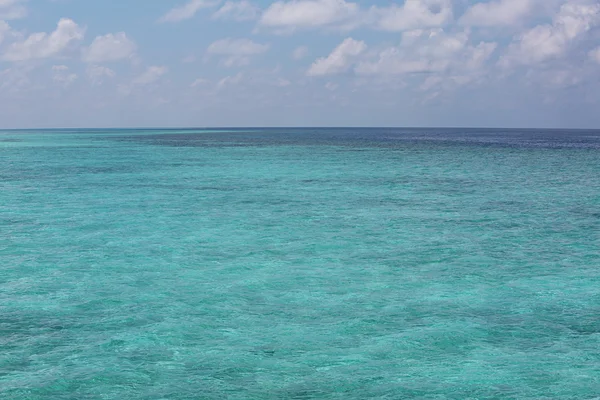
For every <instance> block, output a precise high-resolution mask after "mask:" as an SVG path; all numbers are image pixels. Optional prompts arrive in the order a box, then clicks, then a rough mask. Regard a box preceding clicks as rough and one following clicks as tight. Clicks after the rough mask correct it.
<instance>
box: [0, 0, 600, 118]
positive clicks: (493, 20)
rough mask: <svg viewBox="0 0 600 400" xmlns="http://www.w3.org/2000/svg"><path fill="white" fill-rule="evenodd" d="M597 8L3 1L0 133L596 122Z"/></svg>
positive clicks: (429, 0)
mask: <svg viewBox="0 0 600 400" xmlns="http://www.w3.org/2000/svg"><path fill="white" fill-rule="evenodd" d="M599 89H600V1H598V0H486V1H482V0H480V1H476V0H404V1H402V0H398V1H389V0H385V1H384V0H376V1H361V0H357V1H346V0H281V1H275V2H273V1H251V0H240V1H233V0H227V1H223V0H188V1H186V0H164V1H156V2H147V1H141V0H130V1H127V2H123V1H115V0H104V1H101V2H100V1H93V0H90V1H85V2H83V1H76V0H0V129H1V128H26V127H104V126H390V125H393V126H490V127H574V128H600V113H598V112H597V111H596V110H597V109H598V108H599V106H600V95H599V94H598V93H599Z"/></svg>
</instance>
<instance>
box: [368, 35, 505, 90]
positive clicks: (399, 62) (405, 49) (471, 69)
mask: <svg viewBox="0 0 600 400" xmlns="http://www.w3.org/2000/svg"><path fill="white" fill-rule="evenodd" d="M496 46H497V44H496V43H485V42H482V43H479V44H478V45H477V46H472V45H469V34H468V32H459V33H454V34H447V33H446V32H444V31H443V30H442V29H434V30H431V31H410V32H406V33H404V34H403V39H402V42H401V43H400V45H399V46H397V47H389V48H387V49H385V50H383V51H381V52H380V53H379V55H378V58H377V59H376V60H375V61H363V62H361V63H359V64H358V65H357V67H356V72H357V73H359V74H363V75H403V74H416V73H428V74H434V75H432V76H439V74H451V75H456V74H460V75H461V76H466V77H469V76H471V77H474V76H476V75H477V74H478V72H479V70H481V69H482V68H483V67H484V65H485V63H486V61H488V60H489V58H490V56H491V55H492V53H493V52H494V51H495V49H496ZM465 74H466V75H465ZM470 79H471V78H468V80H470ZM463 80H464V79H463ZM432 82H433V81H432V80H430V81H429V83H425V85H426V86H432Z"/></svg>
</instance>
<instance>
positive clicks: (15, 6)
mask: <svg viewBox="0 0 600 400" xmlns="http://www.w3.org/2000/svg"><path fill="white" fill-rule="evenodd" d="M23 3H24V0H0V20H11V19H19V18H23V17H25V16H27V8H26V7H25V6H24V5H23Z"/></svg>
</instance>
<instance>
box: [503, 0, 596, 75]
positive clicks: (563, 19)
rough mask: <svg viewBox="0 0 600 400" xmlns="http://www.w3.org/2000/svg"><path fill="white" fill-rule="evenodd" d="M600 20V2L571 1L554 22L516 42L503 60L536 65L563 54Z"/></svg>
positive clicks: (562, 7)
mask: <svg viewBox="0 0 600 400" xmlns="http://www.w3.org/2000/svg"><path fill="white" fill-rule="evenodd" d="M599 23H600V3H598V2H596V1H571V2H568V3H565V4H563V5H562V6H561V8H560V11H559V12H558V14H557V15H556V16H555V17H554V19H553V21H552V24H544V25H538V26H536V27H534V28H532V29H530V30H528V31H526V32H525V33H523V34H522V35H519V36H518V37H517V38H516V39H515V41H514V43H512V44H511V45H510V46H509V48H508V50H507V53H506V54H505V55H504V56H503V57H502V59H501V61H500V64H501V65H502V66H504V67H511V66H515V65H532V64H537V63H541V62H545V61H547V60H549V59H552V58H557V57H560V56H563V55H564V54H565V53H566V52H567V50H568V48H569V45H570V44H571V43H572V42H574V41H575V40H577V39H580V38H581V37H583V36H584V35H585V34H586V33H587V32H589V31H590V29H592V27H594V26H596V25H598V24H599Z"/></svg>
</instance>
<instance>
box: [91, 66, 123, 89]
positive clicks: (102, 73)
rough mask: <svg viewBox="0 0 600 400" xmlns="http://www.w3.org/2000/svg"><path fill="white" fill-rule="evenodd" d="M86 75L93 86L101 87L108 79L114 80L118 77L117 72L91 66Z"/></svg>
mask: <svg viewBox="0 0 600 400" xmlns="http://www.w3.org/2000/svg"><path fill="white" fill-rule="evenodd" d="M86 74H87V76H88V78H89V80H90V81H91V82H92V84H93V85H101V84H102V83H103V82H104V80H105V79H106V78H108V79H112V78H114V77H115V76H116V73H115V71H113V70H112V69H110V68H107V67H104V66H102V65H90V66H88V67H87V70H86Z"/></svg>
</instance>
